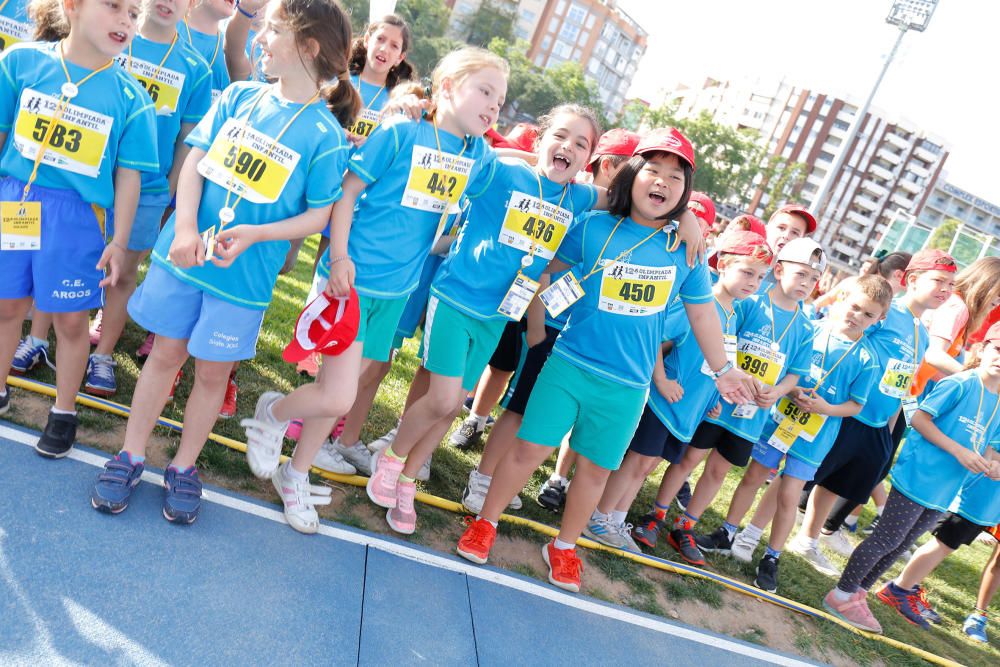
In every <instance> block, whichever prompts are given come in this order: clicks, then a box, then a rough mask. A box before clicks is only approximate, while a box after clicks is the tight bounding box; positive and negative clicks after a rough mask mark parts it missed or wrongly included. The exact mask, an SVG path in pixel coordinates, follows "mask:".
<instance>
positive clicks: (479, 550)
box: [456, 517, 497, 565]
mask: <svg viewBox="0 0 1000 667" xmlns="http://www.w3.org/2000/svg"><path fill="white" fill-rule="evenodd" d="M466 521H469V527H468V528H466V529H465V532H464V533H462V537H460V538H458V548H457V549H456V551H458V555H459V556H461V557H462V558H464V559H466V560H471V561H472V562H473V563H478V564H479V565H482V564H483V563H485V562H486V561H487V560H488V559H489V557H490V549H492V548H493V543H494V542H496V539H497V529H496V528H494V527H493V524H492V523H490V522H489V521H487V520H486V519H471V517H466Z"/></svg>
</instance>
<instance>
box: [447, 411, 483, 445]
mask: <svg viewBox="0 0 1000 667" xmlns="http://www.w3.org/2000/svg"><path fill="white" fill-rule="evenodd" d="M485 431H486V426H485V425H484V426H483V427H482V428H479V422H478V421H477V420H475V419H473V418H472V417H466V418H465V419H464V420H462V425H461V426H459V427H458V430H457V431H455V432H454V433H452V434H451V437H450V438H449V439H448V442H450V443H451V444H452V446H454V447H457V448H458V449H472V448H473V447H476V446H478V445H479V444H480V443H481V442H482V440H483V433H484V432H485Z"/></svg>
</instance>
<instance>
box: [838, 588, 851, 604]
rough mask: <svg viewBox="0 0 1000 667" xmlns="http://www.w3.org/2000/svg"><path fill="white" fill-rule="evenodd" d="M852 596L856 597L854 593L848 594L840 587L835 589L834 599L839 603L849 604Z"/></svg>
mask: <svg viewBox="0 0 1000 667" xmlns="http://www.w3.org/2000/svg"><path fill="white" fill-rule="evenodd" d="M852 595H854V593H848V592H847V591H842V590H840V586H837V587H836V588H834V589H833V598H834V599H835V600H836V601H837V602H847V601H848V600H850V599H851V596H852Z"/></svg>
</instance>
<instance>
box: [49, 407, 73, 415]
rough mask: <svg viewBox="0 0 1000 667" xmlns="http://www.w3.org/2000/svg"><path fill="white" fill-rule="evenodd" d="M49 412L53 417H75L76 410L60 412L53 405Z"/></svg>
mask: <svg viewBox="0 0 1000 667" xmlns="http://www.w3.org/2000/svg"><path fill="white" fill-rule="evenodd" d="M51 412H52V414H54V415H73V416H74V417H75V416H76V410H60V409H59V408H57V407H56V406H54V405H53V406H52V410H51Z"/></svg>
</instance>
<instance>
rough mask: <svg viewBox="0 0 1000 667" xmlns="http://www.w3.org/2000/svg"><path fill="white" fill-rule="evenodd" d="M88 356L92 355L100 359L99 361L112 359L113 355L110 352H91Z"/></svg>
mask: <svg viewBox="0 0 1000 667" xmlns="http://www.w3.org/2000/svg"><path fill="white" fill-rule="evenodd" d="M90 356H91V357H93V358H94V359H100V360H101V361H114V357H112V356H111V355H110V354H96V353H95V354H92V355H90Z"/></svg>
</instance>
